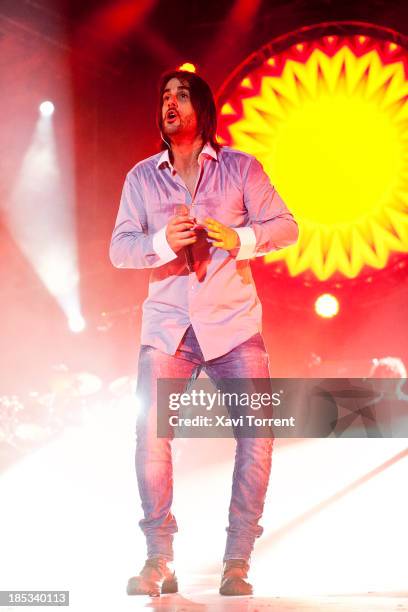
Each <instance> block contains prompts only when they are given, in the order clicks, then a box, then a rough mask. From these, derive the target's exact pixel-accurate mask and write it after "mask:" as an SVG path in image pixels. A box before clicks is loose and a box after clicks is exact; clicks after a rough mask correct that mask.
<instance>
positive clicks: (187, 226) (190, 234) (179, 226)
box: [166, 215, 197, 253]
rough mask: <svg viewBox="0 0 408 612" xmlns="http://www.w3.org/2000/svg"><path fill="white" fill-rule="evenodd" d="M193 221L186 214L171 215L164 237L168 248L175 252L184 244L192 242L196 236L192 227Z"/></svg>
mask: <svg viewBox="0 0 408 612" xmlns="http://www.w3.org/2000/svg"><path fill="white" fill-rule="evenodd" d="M193 226H194V222H193V221H192V220H191V218H190V217H189V216H188V215H176V216H175V217H171V219H170V221H169V222H168V224H167V227H166V238H167V242H168V243H169V246H170V248H171V249H172V250H173V251H174V252H175V253H177V252H178V251H180V249H182V248H183V247H185V246H188V245H189V244H194V242H196V240H197V236H196V234H195V232H194V231H192V228H193Z"/></svg>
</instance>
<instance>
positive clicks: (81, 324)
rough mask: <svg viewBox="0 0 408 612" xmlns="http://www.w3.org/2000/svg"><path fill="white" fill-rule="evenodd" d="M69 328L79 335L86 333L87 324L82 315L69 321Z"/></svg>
mask: <svg viewBox="0 0 408 612" xmlns="http://www.w3.org/2000/svg"><path fill="white" fill-rule="evenodd" d="M68 327H69V329H70V330H71V331H72V332H73V333H74V334H79V333H80V332H82V331H84V329H85V327H86V322H85V319H84V317H82V316H81V315H80V314H78V315H75V316H72V317H70V318H69V319H68Z"/></svg>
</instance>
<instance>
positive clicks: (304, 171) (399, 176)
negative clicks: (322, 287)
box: [219, 36, 408, 280]
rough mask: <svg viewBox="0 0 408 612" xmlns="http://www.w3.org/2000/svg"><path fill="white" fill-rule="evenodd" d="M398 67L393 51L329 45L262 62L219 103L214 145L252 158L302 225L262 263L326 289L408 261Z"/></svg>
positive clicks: (406, 84)
mask: <svg viewBox="0 0 408 612" xmlns="http://www.w3.org/2000/svg"><path fill="white" fill-rule="evenodd" d="M406 66H407V58H406V56H405V52H404V50H403V49H402V48H401V47H398V46H397V45H396V44H395V43H385V42H383V41H382V42H381V43H379V42H378V41H376V40H375V39H372V38H369V37H367V36H356V37H349V38H340V37H335V36H330V37H325V38H324V39H319V40H318V41H314V42H313V43H307V44H297V45H294V46H293V47H291V48H289V49H288V50H286V51H285V52H284V53H281V54H280V55H278V56H274V57H272V58H270V59H268V60H266V61H265V62H264V63H263V65H262V66H260V67H259V68H257V69H256V70H255V71H253V72H252V73H249V74H247V76H246V77H245V78H244V79H243V80H242V81H241V82H240V84H239V86H238V88H237V89H236V90H235V92H233V93H232V94H231V95H230V96H229V98H228V99H226V100H225V101H224V104H223V106H222V108H221V117H220V119H221V126H220V129H219V134H220V141H221V142H222V143H225V144H228V145H230V146H233V147H236V148H237V149H241V150H244V151H246V152H248V153H252V154H253V155H255V156H256V157H257V158H258V159H259V161H260V162H261V163H262V164H263V166H264V168H265V170H266V172H267V173H268V174H269V176H270V178H271V181H272V183H273V184H274V185H275V187H276V189H277V190H278V192H279V193H280V195H281V196H282V198H283V199H284V201H285V202H286V203H287V205H288V207H289V209H290V210H291V211H292V212H293V214H294V216H295V218H296V219H297V220H298V222H299V225H300V230H301V231H300V239H299V241H298V243H297V244H296V245H293V246H291V247H289V248H288V249H284V250H282V251H276V252H274V253H271V254H269V255H267V256H266V261H277V260H285V261H286V264H287V267H288V270H289V273H290V274H291V275H292V276H296V275H298V274H301V273H303V272H305V271H307V270H312V271H313V273H314V275H315V276H316V277H317V278H318V279H319V280H327V279H329V278H331V277H332V276H333V275H335V274H339V273H340V274H342V275H344V276H345V277H347V278H355V277H356V276H358V275H359V273H360V272H361V271H362V269H363V268H364V266H370V267H371V268H377V269H380V268H383V267H385V266H386V265H387V262H388V260H389V257H390V255H391V254H392V253H395V252H403V253H407V252H408V103H407V100H408V81H407V78H406Z"/></svg>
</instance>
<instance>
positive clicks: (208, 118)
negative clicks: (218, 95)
mask: <svg viewBox="0 0 408 612" xmlns="http://www.w3.org/2000/svg"><path fill="white" fill-rule="evenodd" d="M170 79H179V80H180V81H181V82H182V83H186V84H187V85H188V86H189V88H190V96H191V104H192V105H193V108H194V110H195V112H196V115H197V123H198V130H199V133H200V136H201V138H202V140H203V143H204V144H205V143H206V142H209V143H210V145H211V146H212V147H213V149H214V150H215V151H219V150H220V148H221V145H220V144H219V143H218V142H217V140H216V132H217V109H216V107H215V102H214V97H213V94H212V91H211V89H210V86H209V85H208V83H206V81H204V79H202V78H201V77H199V76H198V75H197V74H195V73H194V72H187V71H186V70H172V71H171V72H165V73H164V74H163V75H162V77H161V79H160V83H159V102H158V105H157V125H158V127H159V130H160V132H161V133H163V119H162V107H163V92H164V88H165V87H166V85H167V83H168V82H169V81H170ZM168 148H169V147H168V145H167V144H166V143H165V142H164V141H163V140H162V141H161V149H162V150H163V149H168Z"/></svg>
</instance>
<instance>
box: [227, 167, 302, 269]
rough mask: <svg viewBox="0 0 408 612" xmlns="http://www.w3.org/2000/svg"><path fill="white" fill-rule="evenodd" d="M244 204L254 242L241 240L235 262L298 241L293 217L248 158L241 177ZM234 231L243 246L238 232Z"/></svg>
mask: <svg viewBox="0 0 408 612" xmlns="http://www.w3.org/2000/svg"><path fill="white" fill-rule="evenodd" d="M244 204H245V206H246V209H247V211H248V216H249V221H250V228H251V229H252V230H253V233H254V238H255V239H252V240H251V239H250V236H248V235H246V236H243V238H244V244H243V247H244V248H242V249H240V250H239V251H238V254H237V257H236V259H245V258H248V257H254V256H261V255H265V254H266V253H269V252H270V251H276V250H278V249H283V248H284V247H287V246H290V245H291V244H294V243H295V242H296V241H297V239H298V236H299V228H298V225H297V223H296V221H295V219H294V218H293V215H292V213H291V212H290V211H289V210H288V208H287V206H286V205H285V203H284V202H283V200H282V199H281V197H280V196H279V194H278V192H277V191H276V189H275V188H274V187H273V185H272V184H271V182H270V180H269V177H268V175H267V174H266V172H265V171H264V169H263V167H262V165H261V164H260V163H259V162H258V160H257V159H255V158H251V160H250V163H249V165H248V168H247V172H246V176H245V177H244ZM243 229H247V228H243ZM237 231H238V234H239V236H240V240H241V244H242V238H241V234H240V232H239V228H238V230H237Z"/></svg>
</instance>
